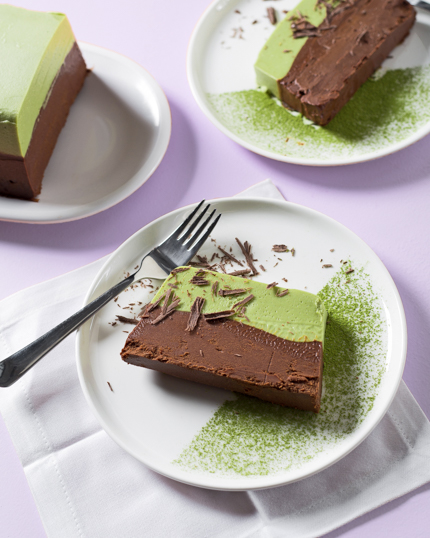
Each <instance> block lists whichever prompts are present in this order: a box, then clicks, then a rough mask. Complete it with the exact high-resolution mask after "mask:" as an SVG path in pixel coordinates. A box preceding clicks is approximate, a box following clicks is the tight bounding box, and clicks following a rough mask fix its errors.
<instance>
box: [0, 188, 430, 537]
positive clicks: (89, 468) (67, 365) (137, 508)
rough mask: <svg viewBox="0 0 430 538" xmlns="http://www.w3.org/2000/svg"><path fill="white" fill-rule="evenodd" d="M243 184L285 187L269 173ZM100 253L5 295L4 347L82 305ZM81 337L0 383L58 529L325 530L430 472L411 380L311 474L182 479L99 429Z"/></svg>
mask: <svg viewBox="0 0 430 538" xmlns="http://www.w3.org/2000/svg"><path fill="white" fill-rule="evenodd" d="M244 194H246V196H248V197H249V196H255V197H271V198H278V199H279V198H282V196H281V194H280V193H279V191H278V190H277V189H276V187H274V185H273V184H272V183H271V182H270V181H268V180H267V181H264V182H262V183H260V184H258V185H256V186H254V187H252V188H251V189H249V190H248V191H245V193H242V195H244ZM103 261H104V260H99V261H97V262H94V263H92V264H91V265H88V266H86V267H83V268H82V269H78V270H77V271H73V272H71V273H68V274H66V275H64V276H61V277H58V278H56V279H54V280H51V281H49V282H45V283H43V284H39V285H37V286H34V287H32V288H30V289H26V290H23V291H21V292H19V293H17V294H15V295H13V296H11V297H9V298H7V299H5V300H4V301H2V303H1V307H0V358H5V357H7V356H8V355H10V354H11V353H12V352H14V351H16V350H18V349H20V348H21V347H23V345H24V344H26V343H29V342H30V341H32V340H33V339H35V338H36V337H38V336H40V335H41V334H43V333H44V332H45V331H47V330H48V329H50V328H51V327H52V326H54V325H55V324H56V323H57V322H59V321H60V320H62V319H64V318H66V317H67V316H69V315H70V314H72V313H73V312H75V311H76V310H77V309H79V308H80V307H81V306H82V303H83V298H84V295H85V293H86V292H87V290H88V288H89V286H90V284H91V282H92V280H93V278H94V277H95V275H96V273H97V272H98V270H99V269H100V267H101V265H102V264H103ZM74 344H75V342H74V338H73V337H69V338H68V339H67V340H66V341H64V342H63V343H62V344H61V345H60V346H58V347H57V348H56V349H55V350H54V351H52V352H51V353H50V354H49V355H47V356H46V357H45V358H44V359H43V360H42V361H41V362H40V363H39V364H38V365H37V366H36V367H35V368H33V369H32V370H31V371H30V372H29V373H28V374H26V375H25V376H24V377H23V378H22V379H21V380H20V381H19V382H17V383H16V384H15V385H14V386H12V387H11V388H8V389H0V410H1V413H2V415H3V417H4V420H5V422H6V425H7V427H8V429H9V432H10V435H11V437H12V439H13V442H14V444H15V447H16V449H17V451H18V454H19V456H20V458H21V461H22V464H23V467H24V471H25V474H26V476H27V479H28V482H29V484H30V487H31V490H32V492H33V495H34V498H35V500H36V503H37V506H38V509H39V512H40V515H41V518H42V521H43V524H44V526H45V529H46V533H47V535H48V537H50V538H51V537H52V538H58V537H60V536H61V537H62V538H72V537H79V538H98V537H103V538H105V537H106V536H110V537H113V538H117V537H121V538H135V537H140V536H150V537H151V538H153V537H154V538H158V537H160V538H161V537H163V538H164V537H166V536H169V537H170V536H174V537H175V538H182V537H184V538H193V537H196V538H202V537H215V536H216V537H221V538H228V537H231V538H245V537H253V538H275V537H285V536H294V537H295V538H301V537H314V536H321V535H323V534H325V533H327V532H329V531H331V530H332V529H335V528H337V527H339V526H341V525H343V524H345V523H347V522H348V521H351V520H352V519H354V518H356V517H358V516H360V515H362V514H364V513H366V512H368V511H370V510H372V509H374V508H376V507H378V506H380V505H382V504H384V503H387V502H388V501H390V500H392V499H395V498H397V497H400V496H401V495H404V494H406V493H408V492H409V491H411V490H413V489H415V488H417V487H419V486H421V485H423V484H425V483H426V482H428V481H430V424H429V422H428V420H427V418H426V417H425V415H424V414H423V412H422V411H421V409H420V407H419V406H418V404H417V403H416V401H415V400H414V398H413V396H412V395H411V394H410V392H409V391H408V389H407V387H406V385H405V384H404V383H403V382H402V384H401V386H400V389H399V391H398V394H397V396H396V398H395V400H394V402H393V404H392V406H391V408H390V410H389V411H388V413H387V414H386V416H385V417H384V418H383V419H382V421H381V423H380V424H379V425H378V426H377V428H376V429H375V430H374V431H373V433H372V434H371V435H370V436H369V437H368V438H367V439H366V440H365V441H364V442H363V443H362V444H361V445H360V446H359V447H358V448H357V449H356V450H354V451H353V452H352V453H351V454H349V455H348V456H346V457H345V458H343V459H342V460H341V461H340V462H338V463H336V464H335V465H333V466H332V467H330V468H328V469H326V470H325V471H322V472H321V473H319V474H317V475H315V476H313V477H311V478H308V479H305V480H302V481H301V482H297V483H294V484H291V485H288V486H283V487H279V488H274V489H270V490H265V491H256V492H248V493H247V492H238V493H234V492H221V491H210V490H203V489H198V488H194V487H192V486H187V485H184V484H180V483H176V482H174V481H172V480H170V479H167V478H164V477H162V476H159V475H158V474H156V473H154V472H152V471H150V470H149V469H147V468H146V467H145V465H143V464H142V463H140V462H138V461H137V460H135V459H134V458H133V457H132V456H130V455H129V454H128V453H126V452H125V451H123V450H122V449H121V448H120V447H119V446H117V445H116V443H115V442H114V441H112V440H111V439H110V438H109V437H108V436H107V434H106V433H105V432H104V431H103V430H102V429H101V428H100V426H99V424H98V422H97V421H96V419H95V418H94V417H93V415H92V413H91V411H90V409H89V407H88V405H87V403H86V401H85V399H84V397H83V394H82V393H81V389H80V386H79V382H78V377H77V373H76V366H75V352H74Z"/></svg>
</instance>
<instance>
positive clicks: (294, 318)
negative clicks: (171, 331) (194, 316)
mask: <svg viewBox="0 0 430 538" xmlns="http://www.w3.org/2000/svg"><path fill="white" fill-rule="evenodd" d="M196 275H197V276H198V275H202V276H201V278H202V279H203V280H205V281H206V282H207V284H205V285H196V284H192V283H191V282H190V281H192V280H193V277H196ZM217 283H218V284H217ZM172 285H174V286H175V287H174V293H175V295H176V296H177V297H178V298H179V299H180V303H179V305H178V307H177V308H176V309H177V310H179V311H182V312H190V311H191V306H192V304H193V302H194V301H195V299H196V298H197V297H202V298H204V299H205V302H204V305H203V308H202V314H209V313H213V312H220V311H225V310H235V311H236V314H235V315H233V316H231V318H230V319H232V320H235V321H240V322H241V323H243V324H245V325H250V326H252V327H255V328H257V329H260V330H262V331H265V332H267V333H270V334H272V335H274V336H277V337H279V338H283V339H285V340H290V341H293V342H312V341H318V342H323V340H324V331H325V326H326V319H327V312H326V310H325V307H324V304H323V303H322V301H321V299H320V298H319V297H317V296H316V295H313V294H312V293H308V292H306V291H300V290H286V289H285V288H282V287H278V286H274V287H272V288H270V289H268V288H267V284H263V283H261V282H255V281H253V280H250V279H247V278H241V277H237V276H232V275H227V274H222V273H216V272H214V271H207V270H204V271H202V270H199V269H196V268H186V267H182V268H179V272H174V274H171V275H170V276H169V277H168V278H167V280H165V281H164V283H163V285H162V286H161V288H160V289H159V290H158V293H157V294H156V295H155V297H154V298H153V300H152V301H151V302H152V303H155V302H157V300H158V299H159V298H160V297H162V296H163V295H164V294H165V293H166V290H168V289H169V288H170V287H171V286H172ZM240 289H242V290H244V292H243V293H240V294H234V295H220V293H224V291H225V292H227V293H228V292H229V291H231V290H240ZM284 293H285V295H283V294H284ZM250 295H253V298H252V299H251V300H250V301H249V302H247V303H246V304H245V305H244V308H245V311H244V312H242V314H241V308H240V306H239V307H235V306H234V305H235V304H236V303H238V302H240V301H241V300H243V299H245V298H247V297H249V296H250ZM278 295H282V296H280V297H279V296H278Z"/></svg>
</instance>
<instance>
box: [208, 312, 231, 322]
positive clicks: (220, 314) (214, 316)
mask: <svg viewBox="0 0 430 538" xmlns="http://www.w3.org/2000/svg"><path fill="white" fill-rule="evenodd" d="M234 313H235V311H234V310H223V311H222V312H212V313H210V314H204V318H205V320H206V321H214V320H216V319H222V318H229V317H230V316H232V315H233V314H234Z"/></svg>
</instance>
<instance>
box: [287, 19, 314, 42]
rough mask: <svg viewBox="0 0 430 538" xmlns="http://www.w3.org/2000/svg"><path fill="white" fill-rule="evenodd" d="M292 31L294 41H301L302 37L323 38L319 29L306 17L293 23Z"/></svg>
mask: <svg viewBox="0 0 430 538" xmlns="http://www.w3.org/2000/svg"><path fill="white" fill-rule="evenodd" d="M291 29H292V31H293V37H294V39H300V38H301V37H321V32H320V31H319V29H318V28H317V27H316V26H314V25H313V24H311V23H310V22H309V21H307V20H305V19H304V17H302V18H301V19H299V20H298V21H297V22H292V23H291Z"/></svg>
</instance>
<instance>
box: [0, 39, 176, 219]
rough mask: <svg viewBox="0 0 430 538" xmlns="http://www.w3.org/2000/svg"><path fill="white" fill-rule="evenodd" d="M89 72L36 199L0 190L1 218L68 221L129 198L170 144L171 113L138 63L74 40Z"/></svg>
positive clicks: (151, 171) (160, 93) (167, 104)
mask: <svg viewBox="0 0 430 538" xmlns="http://www.w3.org/2000/svg"><path fill="white" fill-rule="evenodd" d="M79 46H80V48H81V51H82V54H83V56H84V59H85V62H86V64H87V67H88V68H89V69H91V73H90V74H89V75H88V76H87V78H86V80H85V83H84V86H83V88H82V90H81V92H80V93H79V95H78V97H77V99H76V101H75V103H74V104H73V106H72V108H71V110H70V114H69V117H68V119H67V122H66V125H65V126H64V128H63V130H62V131H61V133H60V136H59V138H58V141H57V144H56V146H55V149H54V153H53V155H52V157H51V160H50V162H49V164H48V166H47V168H46V171H45V176H44V178H43V182H42V192H41V194H40V195H39V196H38V202H37V203H34V202H29V201H28V200H18V199H13V198H5V197H2V196H0V219H2V220H8V221H15V222H32V223H54V222H66V221H71V220H76V219H81V218H84V217H88V216H90V215H93V214H95V213H99V212H100V211H103V210H105V209H108V208H109V207H111V206H113V205H115V204H117V203H118V202H121V201H122V200H124V198H127V197H128V196H130V194H132V193H133V192H134V191H135V190H136V189H138V188H139V187H140V186H141V185H143V183H145V181H146V180H147V179H148V178H149V177H150V176H151V175H152V174H153V172H154V171H155V170H156V169H157V167H158V165H159V164H160V162H161V160H162V158H163V157H164V154H165V152H166V150H167V146H168V144H169V139H170V132H171V115H170V107H169V103H168V101H167V99H166V96H165V95H164V93H163V91H162V89H161V88H160V86H159V85H158V84H157V82H156V81H155V80H154V79H153V78H152V76H151V75H150V74H149V73H148V72H147V71H146V70H145V69H143V67H141V66H140V65H138V64H137V63H135V62H134V61H132V60H130V59H129V58H126V57H125V56H122V55H121V54H117V53H116V52H112V51H110V50H107V49H104V48H101V47H97V46H95V45H90V44H88V43H79Z"/></svg>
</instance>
